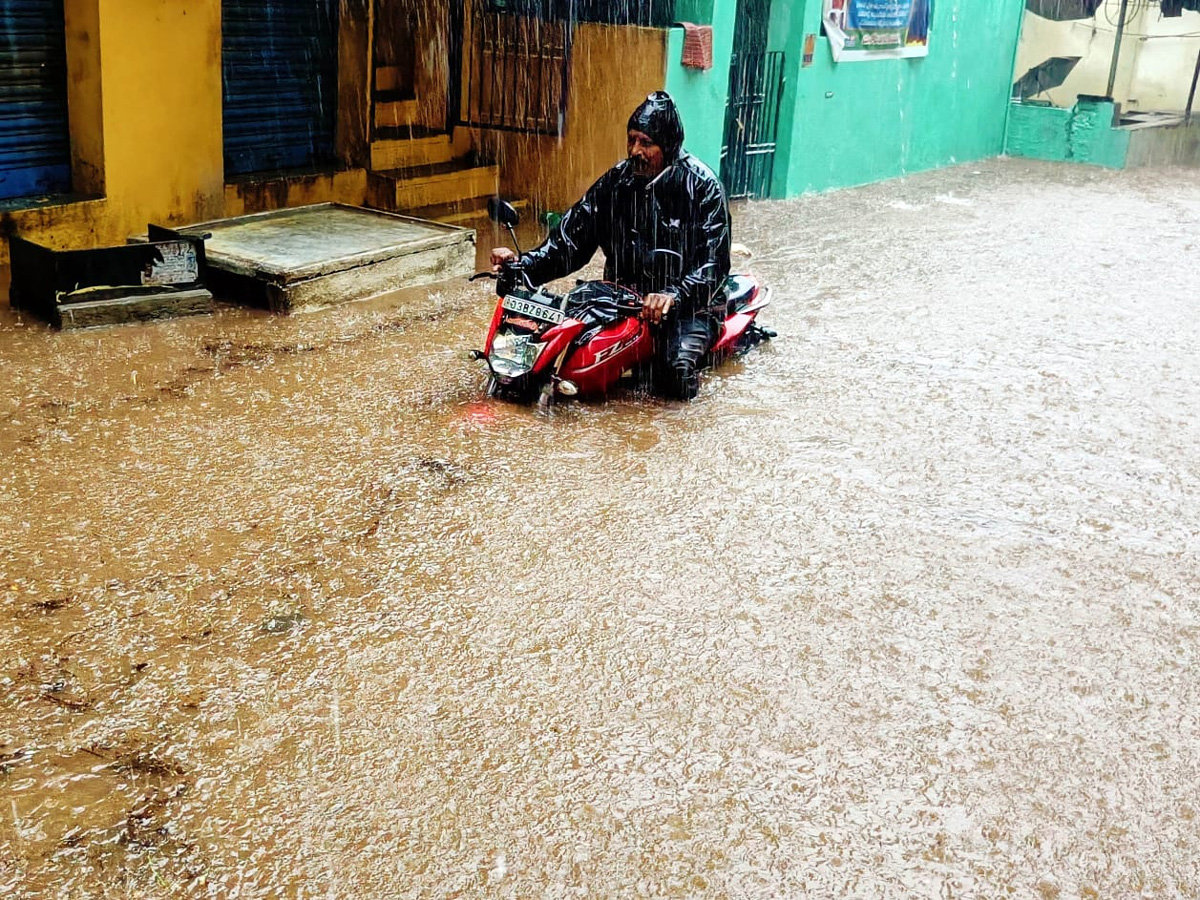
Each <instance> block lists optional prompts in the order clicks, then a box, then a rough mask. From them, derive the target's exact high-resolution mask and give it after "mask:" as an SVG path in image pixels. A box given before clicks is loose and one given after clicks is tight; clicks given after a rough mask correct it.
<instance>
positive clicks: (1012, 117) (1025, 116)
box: [1004, 100, 1129, 169]
mask: <svg viewBox="0 0 1200 900" xmlns="http://www.w3.org/2000/svg"><path fill="white" fill-rule="evenodd" d="M1004 150H1005V152H1006V153H1008V154H1010V155H1011V156H1026V157H1030V158H1033V159H1050V160H1055V161H1058V162H1065V161H1071V162H1081V163H1090V164H1092V165H1096V166H1108V167H1109V168H1113V169H1123V168H1124V167H1125V163H1126V159H1127V157H1128V154H1129V132H1128V131H1122V130H1118V129H1116V128H1113V104H1112V103H1109V102H1107V101H1089V100H1080V101H1079V102H1078V103H1077V104H1076V105H1075V107H1074V108H1073V109H1059V108H1057V107H1054V106H1043V105H1041V104H1035V103H1014V104H1012V107H1011V109H1010V110H1009V116H1008V134H1007V136H1006V138H1005V146H1004Z"/></svg>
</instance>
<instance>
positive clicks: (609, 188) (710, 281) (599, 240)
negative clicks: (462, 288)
mask: <svg viewBox="0 0 1200 900" xmlns="http://www.w3.org/2000/svg"><path fill="white" fill-rule="evenodd" d="M729 231H730V228H729V208H728V205H727V204H726V202H725V191H724V189H723V188H722V187H721V183H720V182H719V181H718V180H717V177H716V176H715V175H714V174H713V173H712V170H710V169H709V168H708V167H707V166H706V165H704V163H702V162H700V160H698V159H696V158H695V157H693V156H691V155H690V154H688V153H686V152H684V151H682V150H680V149H679V148H675V154H674V158H673V160H672V161H671V162H669V163H668V164H667V168H666V169H665V170H664V171H663V172H662V173H661V174H660V175H659V176H658V177H657V178H655V179H654V180H652V181H649V182H647V180H646V179H645V178H644V177H641V176H639V175H637V174H635V172H634V170H633V166H632V165H631V164H630V161H629V160H627V159H626V160H623V161H622V162H620V163H618V164H617V165H615V166H613V168H611V169H609V170H608V172H606V173H605V174H604V175H602V176H601V177H600V180H599V181H597V182H596V183H595V184H594V185H592V187H591V188H590V189H589V190H588V192H587V193H586V194H584V196H583V198H582V199H581V200H580V201H579V202H578V203H576V204H575V205H574V206H572V207H571V208H570V209H569V210H568V211H567V212H566V214H564V215H563V217H562V219H561V220H560V222H559V223H558V225H557V226H556V227H555V229H554V231H553V232H552V233H551V234H550V237H549V238H548V239H547V240H546V241H545V243H543V244H542V245H541V246H540V247H538V248H537V249H536V250H533V251H532V252H530V253H526V254H525V255H524V256H522V257H521V263H522V265H523V267H524V268H525V270H526V272H527V273H528V274H529V277H530V278H531V279H532V280H533V282H534V283H535V284H544V283H546V282H547V281H553V280H554V279H555V278H562V277H563V276H565V275H569V274H570V273H571V272H574V271H576V270H577V269H580V268H582V267H583V266H584V265H586V264H587V262H588V261H589V260H590V259H591V258H592V255H593V254H594V253H595V252H596V249H597V248H600V249H602V250H603V251H604V256H605V259H606V261H605V264H604V277H605V278H606V279H607V280H609V281H615V282H617V283H618V284H622V285H625V286H626V287H630V288H632V289H634V290H635V291H638V292H639V293H642V294H648V293H664V294H671V295H673V296H674V297H675V298H676V302H677V307H676V308H675V310H674V311H673V314H674V315H678V316H680V317H681V318H682V317H692V316H696V315H700V316H704V315H723V314H724V306H725V293H724V285H725V279H726V277H727V276H728V275H729ZM655 250H669V251H673V252H674V254H677V255H672V254H670V253H654V252H653V251H655Z"/></svg>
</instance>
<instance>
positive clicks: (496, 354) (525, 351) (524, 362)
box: [488, 333, 546, 378]
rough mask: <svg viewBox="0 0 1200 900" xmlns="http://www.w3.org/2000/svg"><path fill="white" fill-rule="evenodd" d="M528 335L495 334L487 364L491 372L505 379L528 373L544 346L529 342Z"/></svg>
mask: <svg viewBox="0 0 1200 900" xmlns="http://www.w3.org/2000/svg"><path fill="white" fill-rule="evenodd" d="M532 337H533V335H529V334H512V333H509V334H497V335H496V337H495V338H493V339H492V352H491V353H489V354H488V362H489V363H490V364H491V366H492V371H493V372H495V373H496V374H497V375H501V376H503V377H505V378H517V377H519V376H521V375H524V374H525V373H526V372H528V371H530V370H531V369H532V368H533V367H534V364H535V363H536V362H537V359H538V357H539V356H541V354H542V350H544V349H545V347H546V345H545V344H541V343H538V342H536V341H533V340H531V338H532Z"/></svg>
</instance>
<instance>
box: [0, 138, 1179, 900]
mask: <svg viewBox="0 0 1200 900" xmlns="http://www.w3.org/2000/svg"><path fill="white" fill-rule="evenodd" d="M734 240H735V241H737V242H740V243H743V244H745V245H746V246H747V247H749V248H750V250H751V251H752V253H753V256H752V258H750V259H749V260H745V259H742V260H741V265H742V267H748V268H750V269H751V270H753V271H754V272H755V273H757V274H758V275H760V276H761V277H762V278H763V279H764V280H766V281H767V282H768V283H770V284H771V285H772V286H773V288H774V290H775V300H774V304H773V306H772V307H771V308H769V309H768V310H767V311H766V312H765V313H764V314H763V316H762V321H763V323H764V324H766V325H768V326H770V327H772V328H774V329H775V330H776V331H778V332H779V335H780V337H779V338H778V340H776V341H774V342H772V343H771V344H770V345H768V346H765V347H761V348H758V349H756V350H754V351H753V352H752V353H750V354H749V355H748V356H746V357H745V358H744V359H742V360H740V361H736V362H734V363H731V364H728V365H726V366H724V367H723V368H722V369H721V370H720V371H719V372H716V373H710V374H709V375H708V376H707V378H706V380H705V382H704V385H703V387H702V390H701V396H700V398H699V399H698V400H697V401H695V402H694V403H693V404H691V405H688V406H684V405H681V404H676V403H666V402H661V401H658V400H654V399H649V398H645V397H641V396H635V395H632V394H628V395H623V396H621V397H618V398H615V399H614V400H612V401H610V402H608V403H606V404H594V405H567V406H563V407H561V408H559V409H558V410H556V411H555V413H554V414H553V415H552V416H549V417H547V416H543V415H539V414H538V413H537V412H536V411H535V410H532V409H526V408H522V407H516V406H511V405H507V404H502V403H499V402H494V401H490V400H486V399H485V398H484V397H483V395H482V384H483V376H482V372H481V370H480V368H479V366H480V364H479V363H474V362H469V361H467V360H466V359H465V358H464V354H463V351H465V350H467V349H469V348H472V347H478V346H480V345H481V343H482V341H483V336H484V332H485V329H486V325H487V322H488V320H489V317H490V314H491V310H492V302H491V300H490V299H489V298H488V295H487V291H488V289H489V286H485V285H481V284H475V285H469V286H468V285H465V284H451V285H443V286H441V287H440V288H439V289H438V290H436V291H435V292H434V293H433V294H432V295H430V294H427V293H426V292H412V293H411V294H410V295H401V296H397V297H391V298H385V299H383V300H380V301H372V302H369V303H366V304H359V305H355V306H351V307H343V308H340V309H336V310H332V311H327V312H321V313H314V314H309V315H303V316H294V317H291V318H280V317H272V316H269V315H267V314H264V313H258V312H252V311H246V310H240V309H234V308H224V309H222V310H221V311H220V312H219V314H218V315H216V316H215V317H211V318H199V319H192V320H179V321H173V322H165V323H158V324H153V325H146V326H132V327H123V328H116V329H107V330H93V331H78V332H65V333H54V332H51V331H49V330H48V329H46V328H45V327H44V326H42V325H41V324H39V323H37V322H33V321H29V320H28V319H22V318H19V317H18V316H17V315H16V314H14V313H11V312H10V311H9V310H8V308H7V306H5V307H4V312H3V318H2V319H0V370H2V372H3V378H2V379H0V454H2V455H3V464H2V465H0V509H3V510H4V515H3V519H2V522H3V529H4V537H3V541H0V685H2V687H3V693H2V697H3V701H2V702H0V788H2V793H0V798H2V799H3V802H2V803H0V895H2V896H6V897H17V898H34V897H38V898H40V897H65V898H76V897H78V898H85V897H86V898H93V897H112V898H126V897H166V896H170V897H189V898H190V897H222V898H224V897H240V898H258V897H289V898H293V897H294V898H303V897H329V898H346V900H350V898H362V897H464V898H465V897H484V896H486V897H493V896H494V897H512V898H518V897H521V898H524V897H548V898H557V897H586V898H614V897H634V896H646V897H687V898H783V897H822V898H824V897H829V898H835V897H837V898H840V897H888V898H893V897H894V898H908V897H947V898H948V897H1002V896H1012V897H1035V898H1044V900H1052V898H1063V900H1066V898H1130V897H1155V898H1158V897H1161V898H1175V897H1200V820H1198V816H1200V676H1198V675H1197V670H1198V666H1200V652H1198V649H1197V648H1198V641H1200V599H1198V598H1200V563H1198V562H1197V560H1198V559H1200V456H1198V455H1197V448H1198V447H1200V416H1198V415H1197V408H1198V407H1200V316H1198V315H1197V302H1198V301H1197V298H1198V297H1200V177H1198V176H1197V174H1196V172H1195V171H1194V170H1191V171H1188V170H1180V169H1175V170H1169V169H1168V170H1149V171H1140V172H1111V171H1106V170H1100V169H1092V168H1087V167H1082V166H1081V167H1068V166H1056V165H1051V164H1040V163H1033V162H1029V161H1024V160H993V161H989V162H985V163H979V164H974V165H968V166H960V167H957V168H954V169H950V170H946V171H942V172H937V173H931V174H925V175H920V176H914V177H911V178H908V179H905V180H903V181H898V182H892V183H887V184H881V185H874V186H870V187H866V188H861V189H857V190H850V191H841V192H835V193H830V194H824V195H820V196H814V197H806V198H801V199H798V200H791V201H782V202H764V203H752V204H749V205H740V206H737V207H735V229H734ZM491 241H492V237H491V235H490V234H483V235H481V237H480V243H481V244H482V245H488V244H490V242H491Z"/></svg>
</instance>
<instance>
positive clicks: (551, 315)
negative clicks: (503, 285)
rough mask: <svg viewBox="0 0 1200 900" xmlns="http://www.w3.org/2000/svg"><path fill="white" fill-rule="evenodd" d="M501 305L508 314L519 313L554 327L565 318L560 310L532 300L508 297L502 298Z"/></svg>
mask: <svg viewBox="0 0 1200 900" xmlns="http://www.w3.org/2000/svg"><path fill="white" fill-rule="evenodd" d="M501 305H502V306H503V307H504V308H505V309H507V310H508V311H509V312H515V313H520V314H521V315H523V316H529V318H531V319H539V320H541V321H543V322H551V323H553V324H554V325H560V324H562V321H563V320H564V319H565V318H566V316H565V315H563V313H562V311H561V310H557V309H554V308H553V307H551V306H544V305H543V304H541V303H536V302H534V301H533V300H526V299H525V298H524V297H514V296H512V295H509V296H507V297H505V298H504V302H503V303H502V304H501Z"/></svg>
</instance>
